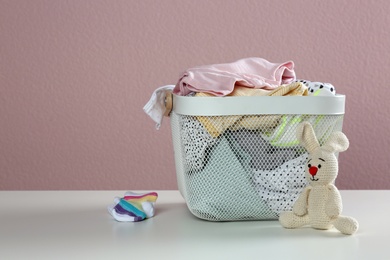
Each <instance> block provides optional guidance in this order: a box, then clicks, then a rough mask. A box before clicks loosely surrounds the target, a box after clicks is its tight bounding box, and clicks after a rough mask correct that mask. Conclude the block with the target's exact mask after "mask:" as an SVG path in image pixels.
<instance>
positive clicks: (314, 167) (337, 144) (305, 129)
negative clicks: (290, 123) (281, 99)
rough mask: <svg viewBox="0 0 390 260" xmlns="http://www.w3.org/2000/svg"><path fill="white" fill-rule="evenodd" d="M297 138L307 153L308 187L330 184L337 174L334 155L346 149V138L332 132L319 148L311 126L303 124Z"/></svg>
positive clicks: (298, 130) (347, 142)
mask: <svg viewBox="0 0 390 260" xmlns="http://www.w3.org/2000/svg"><path fill="white" fill-rule="evenodd" d="M297 138H298V140H299V142H300V144H301V145H302V146H303V147H304V148H305V149H306V150H307V151H308V153H309V158H308V161H307V164H306V177H307V179H308V180H309V182H310V185H311V186H319V185H327V184H329V183H332V182H333V181H334V180H335V179H336V177H337V174H338V161H337V157H336V154H335V153H337V152H343V151H345V150H347V149H348V146H349V141H348V139H347V137H346V136H345V135H344V134H343V133H341V132H334V133H332V134H331V135H330V137H329V138H328V140H327V141H326V142H325V143H324V144H323V145H322V146H320V144H319V142H318V140H317V138H316V136H315V134H314V130H313V128H312V126H311V124H310V123H308V122H303V123H301V124H300V125H299V127H298V129H297Z"/></svg>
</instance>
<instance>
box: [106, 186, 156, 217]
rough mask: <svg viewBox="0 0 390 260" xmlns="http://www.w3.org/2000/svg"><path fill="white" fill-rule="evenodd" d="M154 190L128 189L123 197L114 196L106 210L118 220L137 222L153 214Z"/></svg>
mask: <svg viewBox="0 0 390 260" xmlns="http://www.w3.org/2000/svg"><path fill="white" fill-rule="evenodd" d="M157 197H158V194H157V193H156V192H149V193H144V194H142V193H135V192H131V191H128V192H126V193H125V195H124V197H123V198H118V197H116V198H115V199H114V204H113V205H110V206H108V207H107V209H108V212H109V213H110V214H111V216H113V217H114V219H115V220H117V221H120V222H129V221H132V222H138V221H142V220H144V219H146V218H151V217H153V216H154V204H155V202H156V200H157Z"/></svg>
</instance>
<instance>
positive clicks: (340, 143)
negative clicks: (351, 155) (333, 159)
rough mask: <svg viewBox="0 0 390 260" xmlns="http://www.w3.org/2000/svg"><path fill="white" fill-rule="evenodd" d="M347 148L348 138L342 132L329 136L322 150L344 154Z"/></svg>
mask: <svg viewBox="0 0 390 260" xmlns="http://www.w3.org/2000/svg"><path fill="white" fill-rule="evenodd" d="M348 147H349V141H348V138H347V137H346V136H345V134H343V133H342V132H335V133H333V134H332V135H331V136H329V138H328V140H327V141H326V142H325V144H324V145H323V146H322V148H323V149H324V150H326V151H328V152H332V153H335V152H344V151H345V150H347V149H348Z"/></svg>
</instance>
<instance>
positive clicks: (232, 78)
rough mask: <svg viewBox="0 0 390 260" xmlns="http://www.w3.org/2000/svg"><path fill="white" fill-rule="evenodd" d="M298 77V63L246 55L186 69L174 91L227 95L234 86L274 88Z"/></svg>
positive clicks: (183, 93)
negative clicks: (296, 65)
mask: <svg viewBox="0 0 390 260" xmlns="http://www.w3.org/2000/svg"><path fill="white" fill-rule="evenodd" d="M295 79H296V77H295V72H294V63H293V62H292V61H287V62H284V63H271V62H269V61H267V60H265V59H262V58H245V59H240V60H238V61H235V62H233V63H224V64H214V65H206V66H200V67H195V68H191V69H188V70H186V71H185V72H184V73H183V75H182V76H181V78H180V79H179V81H178V83H177V84H176V86H175V88H174V89H173V93H174V94H177V95H181V96H185V95H188V94H189V93H191V92H206V93H209V94H212V95H215V96H226V95H228V94H230V93H231V92H232V91H233V90H234V86H244V87H250V88H263V89H274V88H276V87H278V86H280V85H282V84H290V83H291V82H293V81H294V80H295Z"/></svg>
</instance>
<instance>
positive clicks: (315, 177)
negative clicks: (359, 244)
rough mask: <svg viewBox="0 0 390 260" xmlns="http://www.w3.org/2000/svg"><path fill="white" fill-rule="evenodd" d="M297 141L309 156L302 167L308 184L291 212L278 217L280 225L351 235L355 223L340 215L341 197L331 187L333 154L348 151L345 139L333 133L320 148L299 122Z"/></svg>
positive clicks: (334, 170)
mask: <svg viewBox="0 0 390 260" xmlns="http://www.w3.org/2000/svg"><path fill="white" fill-rule="evenodd" d="M297 138H298V140H299V142H300V144H301V145H302V146H303V147H304V148H305V149H306V150H307V151H308V153H309V157H308V161H307V167H306V178H307V179H308V180H309V185H308V186H307V187H306V188H305V189H304V190H303V191H302V193H301V194H300V196H299V198H298V199H297V201H296V202H295V204H294V206H293V210H292V211H288V212H282V213H281V214H280V216H279V221H280V223H281V224H282V226H283V227H285V228H298V227H301V226H304V225H310V226H311V227H313V228H315V229H324V230H325V229H330V228H331V227H332V226H334V227H335V228H336V229H337V230H339V231H340V232H341V233H343V234H346V235H352V234H353V233H355V232H356V231H357V229H358V227H359V224H358V222H357V221H356V220H355V219H354V218H352V217H346V216H342V215H340V214H341V211H342V202H341V196H340V192H339V191H338V189H337V188H336V186H334V184H333V182H334V180H335V179H336V177H337V173H338V161H337V158H336V155H335V153H336V152H343V151H345V150H347V149H348V146H349V141H348V139H347V137H346V136H345V135H344V134H343V133H341V132H335V133H333V134H331V136H330V137H329V138H328V140H327V141H326V142H325V144H324V145H323V146H320V144H319V142H318V140H317V138H316V136H315V134H314V130H313V127H312V126H311V124H310V123H308V122H303V123H301V124H300V125H299V126H298V129H297Z"/></svg>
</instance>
